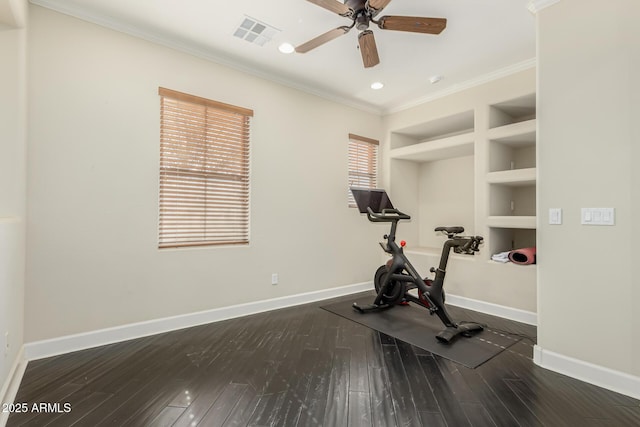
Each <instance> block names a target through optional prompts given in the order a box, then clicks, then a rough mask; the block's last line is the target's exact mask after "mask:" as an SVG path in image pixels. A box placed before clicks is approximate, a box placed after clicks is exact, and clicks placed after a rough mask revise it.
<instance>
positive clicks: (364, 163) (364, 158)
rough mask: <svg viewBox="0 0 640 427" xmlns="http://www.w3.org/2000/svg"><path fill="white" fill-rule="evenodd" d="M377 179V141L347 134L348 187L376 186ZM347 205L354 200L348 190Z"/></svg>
mask: <svg viewBox="0 0 640 427" xmlns="http://www.w3.org/2000/svg"><path fill="white" fill-rule="evenodd" d="M377 179H378V141H376V140H375V139H371V138H365V137H364V136H358V135H354V134H352V133H350V134H349V188H351V187H361V188H376V185H377ZM348 194H349V195H348V197H349V198H348V200H349V207H350V208H355V207H356V201H355V200H354V199H353V194H351V191H348Z"/></svg>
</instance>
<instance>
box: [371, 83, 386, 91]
mask: <svg viewBox="0 0 640 427" xmlns="http://www.w3.org/2000/svg"><path fill="white" fill-rule="evenodd" d="M383 87H384V83H382V82H373V83H371V89H373V90H379V89H382V88H383Z"/></svg>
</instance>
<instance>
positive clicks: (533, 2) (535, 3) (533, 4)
mask: <svg viewBox="0 0 640 427" xmlns="http://www.w3.org/2000/svg"><path fill="white" fill-rule="evenodd" d="M559 1H560V0H529V4H528V5H527V9H529V12H531V13H533V14H536V13H538V12H540V11H541V10H542V9H544V8H546V7H549V6H553V5H554V4H556V3H558V2H559Z"/></svg>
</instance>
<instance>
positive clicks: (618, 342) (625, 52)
mask: <svg viewBox="0 0 640 427" xmlns="http://www.w3.org/2000/svg"><path fill="white" fill-rule="evenodd" d="M638 18H640V3H638V2H637V1H636V0H612V1H610V2H584V1H580V0H562V1H560V2H559V3H558V4H556V5H554V6H552V7H549V8H546V9H544V10H542V11H541V12H540V13H539V14H538V87H539V91H538V103H539V105H538V112H539V115H538V118H539V133H538V149H539V152H538V155H539V205H538V214H539V218H540V229H539V233H538V249H539V253H540V254H541V255H540V258H539V265H538V273H539V278H538V288H539V304H540V305H539V331H538V345H539V346H540V347H541V348H542V349H544V350H548V351H552V352H555V353H558V354H561V355H564V356H569V357H573V358H576V359H580V360H583V361H586V362H590V363H593V364H596V365H600V366H602V367H606V368H610V369H613V370H617V371H621V372H624V373H629V374H632V375H636V376H637V375H640V351H639V348H640V347H639V345H640V344H639V343H640V320H639V316H640V310H638V301H640V299H639V296H640V295H639V288H640V282H639V280H638V273H637V268H636V266H637V265H638V251H637V249H636V246H637V241H638V237H640V233H639V228H638V225H637V220H638V218H639V215H640V202H639V200H640V192H639V191H638V188H640V187H638V184H639V181H638V166H637V163H638V161H639V160H640V152H639V151H638V143H639V140H638V130H637V126H638V117H640V115H639V114H638V112H639V108H638V105H639V99H638V82H637V79H638V76H640V67H639V66H638V49H639V46H640V43H639V40H640V37H638V33H637V30H636V28H637V20H638ZM632 32H633V34H632ZM583 207H613V208H615V210H616V211H615V214H616V218H615V219H616V224H615V226H613V227H604V226H601V227H597V226H585V225H580V209H581V208H583ZM549 208H562V209H563V219H564V223H563V224H562V225H560V226H558V225H555V226H551V225H547V222H548V220H547V212H548V209H549Z"/></svg>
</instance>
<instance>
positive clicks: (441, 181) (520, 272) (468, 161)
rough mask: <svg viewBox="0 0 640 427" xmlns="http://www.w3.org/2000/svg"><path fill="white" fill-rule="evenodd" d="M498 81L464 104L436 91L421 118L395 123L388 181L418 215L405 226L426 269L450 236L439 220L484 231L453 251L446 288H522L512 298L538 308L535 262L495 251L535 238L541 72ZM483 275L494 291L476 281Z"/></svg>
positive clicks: (500, 295)
mask: <svg viewBox="0 0 640 427" xmlns="http://www.w3.org/2000/svg"><path fill="white" fill-rule="evenodd" d="M494 86H495V87H497V88H498V90H497V91H494V90H486V91H478V92H473V93H472V94H470V95H469V96H468V97H463V96H461V97H459V99H464V100H465V102H466V105H465V102H460V104H459V105H458V107H460V109H459V110H458V111H456V110H455V109H452V108H451V106H452V102H451V100H445V101H443V102H442V103H437V101H436V102H434V103H432V104H431V105H430V106H429V108H427V109H424V111H425V113H426V114H425V116H424V117H423V120H422V121H420V120H419V116H418V115H416V114H415V112H414V113H412V115H411V116H410V119H409V120H407V121H405V122H404V125H403V126H396V127H395V128H393V126H392V125H393V123H390V126H391V129H390V133H389V144H388V147H387V148H388V151H387V159H388V162H389V163H388V166H389V181H390V186H389V190H390V191H391V196H392V199H393V201H394V203H395V204H396V206H397V207H399V208H400V209H402V210H404V211H406V212H407V213H409V214H411V216H412V220H411V221H410V222H407V223H403V224H402V225H401V226H400V228H399V235H406V236H407V241H408V242H409V245H408V246H407V247H406V248H405V252H406V253H407V255H408V256H409V257H410V258H411V259H412V260H415V261H416V262H417V265H416V267H417V268H418V270H419V271H425V272H426V271H427V270H424V269H428V268H429V267H430V266H435V265H437V261H438V259H439V257H440V254H441V251H442V243H443V242H444V241H445V240H446V237H443V236H441V235H439V234H437V233H435V232H434V231H433V230H434V228H435V227H437V226H453V225H461V226H463V227H464V228H465V230H466V232H467V234H475V235H482V236H484V238H485V239H484V240H485V241H484V245H483V246H482V247H481V250H480V253H479V254H477V255H475V256H465V255H454V254H452V256H451V257H450V265H449V266H448V273H447V274H448V277H450V280H451V282H453V284H452V283H451V282H449V283H448V285H447V286H448V289H449V290H450V291H451V292H452V293H453V294H458V295H461V296H467V297H469V298H478V299H484V298H487V300H488V301H490V302H494V303H497V304H504V305H511V304H510V303H509V302H508V297H507V295H512V296H513V290H514V289H517V291H518V296H517V297H514V301H513V304H512V306H513V307H516V308H519V309H524V310H531V311H535V294H536V292H535V287H536V267H535V265H533V266H518V265H514V264H510V263H509V264H503V263H499V262H494V261H491V255H493V254H496V253H499V252H504V251H509V250H513V249H518V248H525V247H530V246H535V245H536V227H537V217H536V212H537V208H536V183H537V168H536V167H537V165H536V140H537V132H536V130H537V122H536V95H535V93H534V92H535V79H531V80H529V81H527V82H526V84H525V85H523V86H522V87H520V88H517V87H514V86H511V85H504V86H502V87H500V84H499V83H495V84H494ZM527 88H528V89H529V90H527ZM440 107H442V108H440ZM407 123H408V124H407ZM405 233H406V234H405ZM518 267H520V268H518ZM484 282H486V283H485V286H489V287H491V289H492V290H493V291H494V292H496V295H495V298H491V297H487V296H486V295H483V292H482V291H481V290H480V289H479V288H478V287H476V286H480V285H479V284H480V283H484ZM464 283H470V284H471V285H464V286H465V287H464V288H463V287H462V286H463V284H464ZM456 286H460V288H456ZM514 287H515V288H514ZM451 288H453V289H451ZM532 298H533V301H532Z"/></svg>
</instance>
